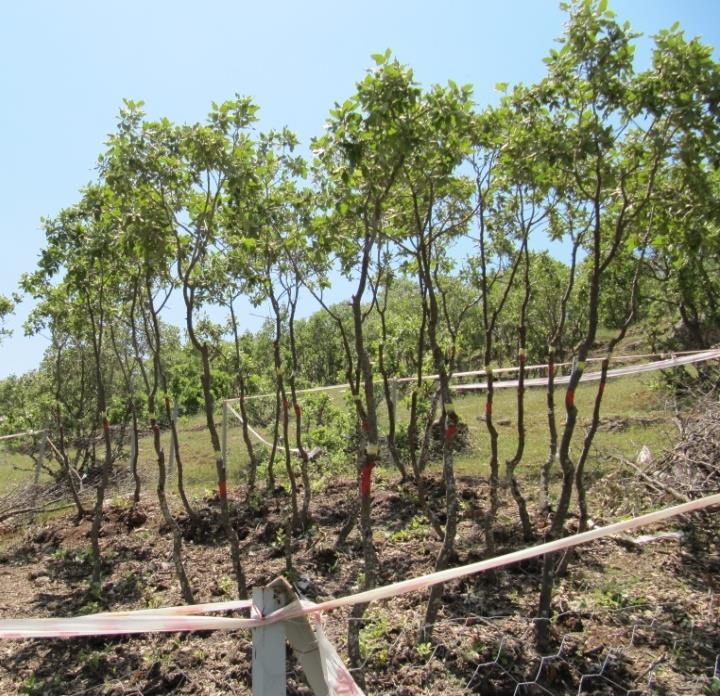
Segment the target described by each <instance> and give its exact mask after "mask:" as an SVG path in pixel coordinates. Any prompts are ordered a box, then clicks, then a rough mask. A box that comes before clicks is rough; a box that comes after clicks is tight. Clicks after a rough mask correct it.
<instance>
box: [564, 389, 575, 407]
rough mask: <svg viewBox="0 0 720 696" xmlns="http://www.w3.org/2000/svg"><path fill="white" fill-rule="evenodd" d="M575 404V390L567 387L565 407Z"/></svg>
mask: <svg viewBox="0 0 720 696" xmlns="http://www.w3.org/2000/svg"><path fill="white" fill-rule="evenodd" d="M573 406H575V390H574V389H568V390H567V391H566V392H565V408H572V407H573Z"/></svg>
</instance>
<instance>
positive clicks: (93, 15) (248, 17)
mask: <svg viewBox="0 0 720 696" xmlns="http://www.w3.org/2000/svg"><path fill="white" fill-rule="evenodd" d="M609 4H610V8H611V9H613V10H614V11H615V12H616V13H617V15H618V18H619V19H621V20H627V21H629V22H630V24H631V25H632V27H633V28H634V29H635V30H636V31H640V32H642V33H643V34H645V35H646V37H647V36H649V35H651V34H653V33H654V32H655V31H657V30H658V29H661V28H664V27H668V26H670V25H671V24H672V23H673V22H674V21H675V20H678V21H680V23H681V25H682V27H683V28H684V29H685V31H686V33H687V34H688V35H689V36H696V35H700V36H702V37H703V39H704V41H705V42H706V43H708V44H710V45H712V46H714V47H715V48H716V55H717V49H718V47H720V0H683V1H682V2H681V1H679V0H610V3H609ZM1 7H2V9H0V65H1V66H2V67H1V68H0V95H2V106H1V107H0V243H1V244H2V247H1V249H2V250H1V251H0V293H4V294H8V293H10V292H12V291H13V290H14V289H15V288H16V287H17V281H18V279H19V277H20V274H21V273H22V272H24V271H30V270H32V269H33V266H34V264H35V260H36V258H37V254H38V251H39V249H40V248H41V246H42V244H43V235H42V231H41V228H40V218H41V217H42V216H52V215H54V214H55V213H57V212H58V211H59V210H60V209H61V208H63V207H65V206H68V205H71V204H72V203H74V202H75V201H76V200H77V199H78V190H79V189H80V188H81V187H82V186H83V185H84V184H86V183H87V182H89V181H90V180H91V179H92V178H93V177H94V166H95V162H96V161H97V157H98V155H99V154H100V152H101V151H102V149H103V142H104V140H105V138H106V135H107V134H108V133H109V132H110V131H112V130H113V129H114V125H115V117H116V114H117V111H118V108H119V106H120V104H121V101H122V99H123V98H124V97H127V98H132V99H142V100H144V101H145V103H146V108H147V111H148V115H149V116H151V117H160V116H167V117H168V118H170V119H171V120H174V121H196V120H202V119H203V118H204V117H205V115H206V114H207V112H208V110H209V107H210V103H211V102H212V101H222V100H224V99H227V98H230V97H232V96H233V95H234V94H235V93H236V92H237V93H239V94H242V95H248V96H251V97H253V99H254V100H255V102H256V103H257V104H259V106H260V107H261V122H260V128H261V129H267V128H272V127H280V126H283V125H288V126H289V127H290V128H292V129H293V130H295V131H296V132H297V133H298V135H299V137H300V138H301V140H302V141H303V142H304V143H305V144H307V143H308V141H309V139H310V138H311V137H312V136H314V135H317V134H319V133H320V132H321V130H322V125H323V122H324V120H325V116H326V114H327V112H328V110H329V109H330V108H331V107H332V105H333V103H334V102H335V101H341V100H343V99H344V98H346V97H347V96H349V95H350V94H351V93H352V91H353V86H354V83H355V82H356V81H357V80H358V79H360V78H361V77H362V75H363V73H364V71H365V70H366V69H368V68H369V67H370V66H371V64H372V61H371V60H370V54H371V53H375V52H381V51H384V50H385V49H386V48H388V47H389V48H392V50H393V52H394V54H395V55H396V56H397V57H398V58H399V59H400V60H401V61H402V62H404V63H407V64H409V65H411V66H412V67H413V68H414V70H415V76H416V78H417V79H418V80H419V81H421V82H422V83H424V84H432V83H436V82H446V81H447V80H448V79H453V80H455V81H456V82H459V83H466V82H469V83H472V84H473V85H474V86H475V99H476V101H477V102H478V104H479V105H484V104H487V103H489V102H493V101H495V100H496V99H497V93H496V92H495V91H494V85H495V84H496V83H497V82H509V83H514V82H518V81H524V82H531V81H533V80H536V79H539V78H540V77H541V76H542V74H543V67H544V66H543V63H542V59H543V57H544V56H545V55H546V54H547V52H548V51H549V50H550V48H552V47H553V39H554V38H556V37H557V36H559V35H560V34H561V33H562V23H563V21H564V15H563V13H562V12H561V11H560V9H559V4H558V2H557V1H556V0H504V1H500V0H445V2H443V3H441V2H439V1H438V0H435V2H429V1H427V0H384V1H382V2H381V1H380V0H363V1H362V2H360V1H358V0H356V1H355V2H351V1H350V0H305V1H304V2H297V1H295V2H293V1H291V0H265V2H257V1H256V2H247V1H243V0H204V2H199V1H198V0H192V1H188V0H124V1H123V2H118V1H117V0H24V1H23V2H12V0H7V2H3V3H2V6H1ZM648 46H649V42H648V40H647V38H646V39H645V40H644V41H643V40H641V47H640V50H639V59H640V61H642V60H643V57H644V58H645V59H646V58H647V54H648ZM29 309H30V304H29V303H27V302H25V303H23V305H21V306H20V307H19V308H18V310H17V312H16V316H15V317H14V318H12V319H11V321H10V322H9V325H10V326H11V328H14V329H15V335H14V336H13V337H12V338H8V339H6V340H5V341H4V342H3V344H2V345H0V377H2V376H5V375H7V374H9V373H12V372H15V373H20V372H23V371H25V370H28V369H32V368H33V367H35V366H36V365H37V364H38V362H39V360H40V358H41V355H42V352H43V350H44V348H45V347H46V345H47V342H46V340H44V339H43V338H42V337H35V338H32V339H27V338H24V337H23V335H22V334H23V331H22V322H23V321H24V319H25V318H26V316H27V312H28V311H29ZM306 309H307V311H306V313H309V311H312V310H314V309H315V308H314V307H307V308H306ZM260 321H261V320H260V319H258V318H257V317H254V316H250V315H248V316H247V317H246V322H245V324H246V327H247V328H250V329H255V328H257V327H258V325H259V322H260Z"/></svg>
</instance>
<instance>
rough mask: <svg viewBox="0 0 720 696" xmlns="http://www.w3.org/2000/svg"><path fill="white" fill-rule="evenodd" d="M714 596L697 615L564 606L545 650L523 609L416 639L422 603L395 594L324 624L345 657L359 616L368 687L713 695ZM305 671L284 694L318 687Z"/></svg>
mask: <svg viewBox="0 0 720 696" xmlns="http://www.w3.org/2000/svg"><path fill="white" fill-rule="evenodd" d="M708 600H709V601H708V606H707V607H706V609H705V611H706V612H707V615H706V616H703V617H700V618H697V617H689V616H688V615H687V614H685V613H684V610H683V609H682V608H681V607H678V605H677V604H675V603H670V604H644V605H634V606H628V607H618V608H613V607H589V606H588V607H585V608H580V607H579V608H577V609H568V610H566V611H563V612H561V613H558V614H557V615H556V616H554V617H553V619H552V632H553V645H552V647H549V648H547V649H545V650H538V649H537V646H536V638H535V631H536V624H537V622H538V621H539V620H540V619H538V618H537V617H530V616H523V615H520V614H508V615H503V616H483V615H480V614H476V613H472V612H467V613H465V614H464V615H462V616H448V615H445V616H443V617H442V618H441V619H439V620H438V621H437V622H436V623H435V626H434V631H433V639H432V641H431V642H426V643H423V642H418V641H417V627H418V625H420V622H421V621H422V614H421V612H420V611H417V610H413V608H411V607H407V606H405V607H402V608H399V607H397V606H395V605H396V602H395V601H393V602H391V603H390V604H389V605H386V606H383V607H379V606H375V607H373V608H371V609H369V610H368V612H367V614H366V616H365V617H363V618H362V619H352V618H351V617H349V616H346V617H345V618H344V619H340V616H339V615H337V614H334V615H333V616H332V618H328V620H327V623H326V626H325V630H326V632H327V634H328V636H329V637H331V640H332V641H333V642H334V644H335V646H336V647H338V649H340V654H341V655H342V656H343V657H345V651H344V648H345V644H346V638H347V635H346V634H347V627H348V624H349V623H350V622H352V621H359V623H360V624H361V625H360V645H361V651H362V655H363V662H362V664H361V665H360V666H359V667H358V668H356V669H352V668H351V669H350V672H351V673H352V674H353V675H354V676H355V678H356V680H357V681H358V683H361V684H362V683H364V686H365V693H367V694H397V695H398V696H411V695H413V694H418V695H421V696H422V695H428V696H429V695H431V694H432V695H435V694H439V693H442V694H447V695H448V696H464V695H466V694H484V695H487V696H505V695H507V696H511V695H512V696H535V695H542V694H548V695H551V696H560V695H565V694H578V695H581V694H607V695H610V694H612V695H615V694H618V695H620V694H622V695H625V696H644V695H646V694H647V695H650V694H668V695H670V694H673V695H675V694H677V695H679V694H708V695H709V694H716V693H718V689H719V688H720V646H719V645H718V636H717V626H718V623H717V622H718V607H717V603H716V601H717V600H716V597H715V596H714V595H713V596H710V597H709V598H708ZM447 613H449V612H447V611H446V614H447ZM341 648H342V649H341ZM301 671H302V670H301V669H299V668H298V667H297V666H295V667H294V668H293V667H291V668H290V669H289V671H288V685H289V690H288V693H298V694H305V693H307V694H309V693H312V692H310V691H306V690H305V689H304V688H303V687H302V686H301V685H302V683H303V681H302V677H301V674H300V673H301ZM363 680H364V681H363Z"/></svg>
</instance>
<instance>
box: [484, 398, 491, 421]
mask: <svg viewBox="0 0 720 696" xmlns="http://www.w3.org/2000/svg"><path fill="white" fill-rule="evenodd" d="M485 416H486V417H487V418H492V401H486V402H485Z"/></svg>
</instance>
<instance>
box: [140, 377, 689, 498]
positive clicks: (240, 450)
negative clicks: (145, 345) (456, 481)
mask: <svg viewBox="0 0 720 696" xmlns="http://www.w3.org/2000/svg"><path fill="white" fill-rule="evenodd" d="M596 389H597V383H589V384H587V385H581V386H580V387H579V389H578V391H577V394H576V404H577V406H578V409H579V416H578V417H579V421H578V423H579V427H578V429H577V430H576V434H575V438H574V441H573V453H574V454H575V455H577V454H578V453H579V450H580V448H581V446H582V438H583V435H584V429H585V427H586V426H587V425H589V422H590V417H591V413H592V407H593V402H594V399H595V394H596ZM330 394H331V395H332V399H333V402H334V403H336V404H340V403H342V400H343V398H344V397H343V394H342V393H341V392H330ZM564 395H565V390H564V387H562V386H561V387H559V388H558V390H557V393H556V413H557V421H558V428H559V429H560V430H561V426H562V423H563V421H564V418H565V409H564ZM545 399H546V397H545V390H544V389H543V388H532V389H528V390H527V391H526V394H525V413H526V416H525V421H526V423H525V425H526V446H525V454H524V457H523V460H522V462H521V465H520V467H519V469H518V471H519V472H525V473H527V474H528V475H534V474H535V473H536V472H537V471H539V469H540V467H541V466H542V463H543V462H544V460H545V458H546V456H547V447H548V426H547V407H546V400H545ZM516 402H517V393H516V391H515V390H514V389H501V390H497V391H496V392H495V406H494V411H493V415H494V420H495V422H496V423H506V421H507V420H508V419H509V421H510V422H509V424H503V425H497V429H498V432H499V452H500V461H501V466H503V467H504V461H505V460H506V459H507V458H510V457H511V456H512V455H513V454H514V452H515V448H516V447H517V417H516V414H517V405H516ZM454 403H455V406H456V409H457V411H458V413H459V415H460V417H461V419H462V420H463V422H465V423H467V425H468V427H469V430H470V440H471V443H472V449H471V451H469V452H464V453H462V454H460V455H458V456H457V457H456V469H457V471H458V473H466V474H479V475H482V474H485V473H487V461H488V458H489V453H490V447H489V436H488V433H487V428H486V424H485V422H484V416H483V414H484V412H485V395H484V393H476V394H470V395H466V396H459V397H455V399H454ZM670 416H671V413H670V411H669V410H668V409H667V408H666V405H665V403H664V399H663V393H662V392H661V391H659V390H657V389H654V388H653V378H652V376H648V375H641V376H637V377H624V378H620V379H611V380H609V381H608V385H607V387H606V390H605V395H604V399H603V407H602V410H601V418H602V419H609V418H613V419H615V418H618V419H619V418H623V419H626V425H625V427H622V428H621V429H617V430H599V431H598V433H597V434H596V436H595V440H594V445H593V450H592V451H591V456H590V458H589V461H588V465H587V470H588V473H589V474H590V475H592V474H593V472H594V471H597V472H601V471H602V470H603V467H607V466H609V465H608V464H605V463H603V462H604V461H605V460H602V461H601V460H600V459H599V458H598V457H597V456H596V455H597V452H598V450H603V451H608V452H612V453H614V454H620V455H623V456H627V457H631V458H634V457H635V456H636V455H637V452H638V450H639V449H640V448H641V447H642V446H643V445H646V446H647V447H649V448H650V450H651V451H652V452H653V453H657V452H659V451H660V450H662V449H663V448H665V447H667V446H668V445H669V444H670V442H671V438H672V436H673V435H674V431H675V427H674V425H673V424H672V422H671V421H670ZM406 418H407V412H406V411H404V410H401V411H400V413H399V419H400V421H401V422H403V420H404V419H406ZM633 418H644V419H649V418H650V419H653V418H654V419H657V420H655V421H654V422H650V423H647V424H640V423H634V422H633V421H632V419H633ZM380 420H381V429H382V425H383V421H384V420H385V414H384V413H382V411H381V413H380ZM204 422H205V420H204V416H193V417H190V418H185V419H181V422H180V423H179V430H180V440H181V453H182V457H183V463H184V466H185V478H186V482H187V486H188V489H189V490H190V491H191V493H193V494H195V495H200V494H202V493H203V492H204V491H205V490H212V489H214V488H215V487H216V475H215V457H214V455H213V452H212V448H211V445H210V438H209V435H208V431H207V429H206V428H205V427H204ZM220 425H221V420H220V416H219V415H218V428H220ZM258 429H259V430H261V431H262V433H263V435H264V436H265V437H266V438H267V439H268V440H271V439H272V431H271V428H269V427H268V428H264V429H260V428H258ZM291 433H294V431H293V430H292V422H291ZM292 439H293V443H292V444H294V434H293V435H292ZM151 445H152V443H151V440H150V438H144V439H143V440H142V442H141V447H140V456H141V464H142V466H143V468H144V470H145V471H146V472H148V473H149V474H151V473H152V472H154V471H155V468H156V467H155V455H154V452H153V450H152V446H151ZM163 446H164V448H165V452H166V453H167V452H168V451H169V433H163ZM256 447H257V449H258V451H262V450H263V449H264V447H263V445H261V444H259V443H256ZM228 452H229V459H228V478H229V480H230V482H231V483H233V484H236V483H240V482H242V481H243V480H244V471H245V469H246V467H247V454H246V452H245V445H244V442H243V440H242V431H241V427H240V425H239V424H238V423H237V422H232V421H231V423H230V427H229V429H228ZM432 468H438V464H437V463H433V464H431V469H432ZM283 469H284V460H283V458H282V451H279V452H278V459H277V463H276V472H277V475H278V478H279V480H280V481H282V471H283ZM352 471H353V458H352V456H351V455H348V466H347V467H346V468H345V470H344V471H343V472H340V473H345V474H349V473H351V472H352ZM379 473H381V472H379ZM388 473H389V472H388ZM316 475H317V474H316ZM169 487H171V485H169Z"/></svg>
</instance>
